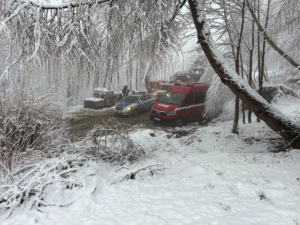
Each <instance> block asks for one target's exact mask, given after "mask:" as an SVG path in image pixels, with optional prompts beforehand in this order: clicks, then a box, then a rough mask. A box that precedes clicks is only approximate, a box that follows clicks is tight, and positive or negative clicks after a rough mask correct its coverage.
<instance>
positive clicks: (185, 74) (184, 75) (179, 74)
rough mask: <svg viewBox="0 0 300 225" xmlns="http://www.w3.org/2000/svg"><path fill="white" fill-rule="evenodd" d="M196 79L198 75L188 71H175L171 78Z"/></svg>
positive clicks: (175, 79) (181, 79)
mask: <svg viewBox="0 0 300 225" xmlns="http://www.w3.org/2000/svg"><path fill="white" fill-rule="evenodd" d="M198 80H199V77H198V76H197V75H196V74H195V73H193V72H189V71H179V72H176V73H175V74H174V76H173V78H172V81H173V82H178V81H181V82H196V81H198Z"/></svg>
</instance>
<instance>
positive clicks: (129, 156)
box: [83, 118, 145, 165]
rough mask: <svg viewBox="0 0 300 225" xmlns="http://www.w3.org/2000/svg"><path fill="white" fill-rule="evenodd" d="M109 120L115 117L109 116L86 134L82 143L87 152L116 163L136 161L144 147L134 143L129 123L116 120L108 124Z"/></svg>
mask: <svg viewBox="0 0 300 225" xmlns="http://www.w3.org/2000/svg"><path fill="white" fill-rule="evenodd" d="M111 120H116V119H114V118H111V119H109V120H108V121H107V122H106V123H105V125H100V126H95V127H94V129H93V130H91V131H90V132H89V133H88V134H87V135H86V138H85V139H84V140H83V143H85V144H86V146H88V148H87V153H88V154H89V155H93V156H94V157H95V158H97V159H101V160H103V161H105V162H109V163H112V164H117V165H123V164H125V163H127V162H134V161H137V160H138V158H139V157H141V156H143V155H145V151H144V149H143V148H142V147H141V146H139V145H137V144H135V143H134V142H133V141H132V139H131V137H130V136H129V127H130V125H129V124H127V123H118V121H116V122H117V123H116V125H113V126H110V125H109V122H110V121H111Z"/></svg>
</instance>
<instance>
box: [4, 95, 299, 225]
mask: <svg viewBox="0 0 300 225" xmlns="http://www.w3.org/2000/svg"><path fill="white" fill-rule="evenodd" d="M276 107H277V108H278V109H279V110H281V111H284V112H285V113H286V114H287V115H289V117H290V118H292V119H295V120H298V119H299V117H298V114H299V110H298V104H296V103H295V102H294V101H292V102H291V101H289V102H287V101H284V100H282V101H280V102H278V104H277V105H276ZM232 115H233V107H232V105H228V108H227V109H226V110H225V111H224V112H223V114H222V115H220V116H219V117H218V118H217V119H216V120H214V121H212V122H211V123H210V124H209V125H207V126H199V125H197V123H196V122H195V123H191V124H188V125H187V126H184V127H182V128H176V129H173V128H172V127H163V128H162V127H160V126H158V127H157V128H155V129H153V130H150V129H145V128H144V127H143V125H140V126H137V127H136V128H135V129H133V131H132V133H131V137H132V139H133V140H134V141H135V142H136V143H137V144H139V145H141V146H143V147H144V148H145V149H146V150H147V154H148V156H149V157H146V158H143V159H142V160H140V161H139V162H138V163H134V164H132V165H129V164H128V165H125V166H124V168H123V169H119V170H118V171H117V172H115V171H116V170H117V169H118V168H117V167H116V166H110V165H108V164H106V163H95V162H91V163H90V164H89V166H86V167H83V168H82V170H80V171H79V172H77V173H74V175H73V176H74V179H77V180H78V181H80V183H81V185H79V186H80V187H74V188H73V189H71V190H70V189H65V188H63V187H62V186H60V185H58V184H57V185H56V184H55V183H54V184H52V185H49V186H47V188H46V189H45V192H46V194H45V199H44V201H45V202H48V203H49V202H50V203H51V202H53V203H58V204H64V203H70V202H73V204H71V205H70V206H68V207H60V206H52V207H41V208H42V209H43V210H44V213H41V212H39V211H37V210H35V209H30V205H27V204H23V205H21V207H20V208H19V209H17V210H16V211H15V212H13V214H12V215H11V216H10V217H9V218H8V219H5V217H6V216H7V214H6V213H3V212H5V211H1V213H3V214H2V215H0V224H1V225H25V224H35V225H38V224H43V225H50V224H59V225H64V224H65V225H70V224H78V225H87V224H91V225H93V224H101V225H108V224H109V225H120V224H122V225H138V224H143V225H146V224H149V225H150V224H151V225H152V224H165V225H170V224H172V225H173V224H190V225H196V224H197V225H198V224H203V225H204V224H211V225H212V224H222V225H226V224H230V225H232V224H239V225H240V224H243V225H245V224H264V225H267V224H270V225H274V224H276V225H278V224H282V225H289V224H290V225H299V224H300V163H299V160H300V151H299V150H290V151H287V152H284V151H280V150H281V149H282V144H283V142H282V141H281V139H280V137H279V136H278V134H276V133H275V132H273V131H272V130H270V128H268V126H266V125H265V123H263V122H260V123H257V122H256V119H255V118H254V117H253V121H254V122H253V123H251V124H240V130H239V131H240V133H239V135H236V134H232V133H231V132H230V131H231V129H232V119H231V117H232ZM278 151H279V152H278ZM275 152H277V153H275ZM154 163H160V164H163V165H164V166H165V167H166V170H165V171H164V172H163V173H158V174H154V175H153V176H151V174H150V173H148V172H147V171H143V172H142V173H139V174H138V175H137V177H136V179H130V180H128V181H122V182H117V183H115V184H111V183H112V182H113V181H114V180H118V178H119V177H122V176H124V175H125V174H126V173H128V172H129V171H134V170H135V169H138V168H141V167H144V166H147V165H151V164H154Z"/></svg>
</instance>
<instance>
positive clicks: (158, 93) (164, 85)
mask: <svg viewBox="0 0 300 225" xmlns="http://www.w3.org/2000/svg"><path fill="white" fill-rule="evenodd" d="M172 85H174V83H161V84H160V85H159V87H158V90H157V91H155V92H153V94H152V96H153V98H155V100H156V101H159V99H160V98H161V97H162V96H163V95H164V93H165V92H166V90H168V88H169V87H171V86H172Z"/></svg>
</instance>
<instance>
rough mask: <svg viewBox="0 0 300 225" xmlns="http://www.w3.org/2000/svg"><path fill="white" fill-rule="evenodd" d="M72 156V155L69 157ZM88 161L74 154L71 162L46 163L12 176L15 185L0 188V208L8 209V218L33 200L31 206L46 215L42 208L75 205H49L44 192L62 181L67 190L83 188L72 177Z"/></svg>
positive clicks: (52, 161) (55, 161)
mask: <svg viewBox="0 0 300 225" xmlns="http://www.w3.org/2000/svg"><path fill="white" fill-rule="evenodd" d="M69 157H70V155H69ZM84 160H87V159H86V158H84V157H82V156H79V155H76V154H74V155H72V156H71V157H70V159H69V160H68V161H66V160H64V157H62V158H61V159H60V158H56V159H49V160H45V161H44V162H42V163H41V164H36V165H33V166H26V168H24V169H21V170H19V171H18V172H17V173H11V174H10V175H11V176H12V177H13V182H12V184H10V185H7V184H6V185H0V209H1V208H4V209H9V212H8V216H10V215H11V213H12V212H13V211H14V210H15V209H16V208H17V207H18V206H19V205H21V204H22V203H23V202H27V201H28V200H29V198H30V199H33V203H32V205H31V207H30V209H32V208H33V207H35V208H36V210H38V211H40V212H43V213H44V210H43V209H41V206H59V207H67V206H69V205H71V204H72V203H73V202H74V201H73V202H68V203H63V204H58V203H47V202H45V201H44V198H43V197H44V196H43V194H44V191H45V189H46V187H47V186H48V185H50V184H53V183H54V182H59V183H61V184H63V185H65V186H66V187H67V188H68V187H69V188H73V187H75V186H78V185H80V182H79V181H74V180H72V179H70V178H69V176H70V175H68V174H70V173H74V172H76V171H77V169H78V167H82V163H78V162H82V161H84Z"/></svg>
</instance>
